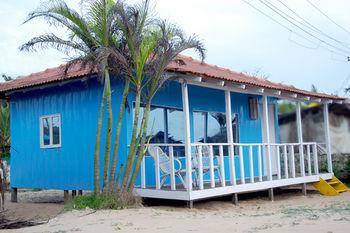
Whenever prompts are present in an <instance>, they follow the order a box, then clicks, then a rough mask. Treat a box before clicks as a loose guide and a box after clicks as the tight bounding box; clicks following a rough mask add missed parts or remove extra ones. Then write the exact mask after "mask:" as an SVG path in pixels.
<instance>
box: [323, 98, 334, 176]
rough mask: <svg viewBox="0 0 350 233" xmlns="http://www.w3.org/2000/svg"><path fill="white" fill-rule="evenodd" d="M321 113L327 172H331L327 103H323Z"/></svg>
mask: <svg viewBox="0 0 350 233" xmlns="http://www.w3.org/2000/svg"><path fill="white" fill-rule="evenodd" d="M323 115H324V131H325V139H326V150H327V164H328V172H331V173H332V172H333V165H332V148H331V138H330V133H329V115H328V103H324V107H323Z"/></svg>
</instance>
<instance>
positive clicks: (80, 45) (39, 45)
mask: <svg viewBox="0 0 350 233" xmlns="http://www.w3.org/2000/svg"><path fill="white" fill-rule="evenodd" d="M81 6H82V12H83V13H82V15H80V14H79V13H78V12H76V11H75V10H74V9H72V8H69V7H68V5H67V4H66V3H65V2H64V1H63V0H51V1H48V2H46V3H42V4H41V5H40V7H39V8H38V9H37V10H35V11H33V12H31V13H30V14H29V15H28V18H27V19H26V20H25V22H24V23H27V22H29V21H32V20H33V19H36V18H42V19H44V20H45V21H46V22H48V23H49V24H50V25H53V26H56V27H63V28H64V29H66V30H67V31H68V37H67V38H60V37H58V36H56V35H55V34H53V33H48V34H44V35H40V36H37V37H34V38H32V39H31V40H30V41H28V42H27V43H25V44H23V45H22V46H21V47H20V50H21V51H36V50H37V49H48V48H54V49H56V50H58V51H61V52H63V53H65V54H66V55H67V56H69V55H71V54H72V53H74V56H73V57H70V58H69V59H70V60H69V63H68V64H67V68H66V70H68V69H69V67H70V66H71V65H73V64H77V63H80V64H81V65H82V66H86V65H89V66H91V67H92V69H93V68H97V69H98V71H99V74H100V76H101V80H102V82H103V83H104V85H103V94H102V100H101V105H100V110H99V115H98V124H97V132H96V143H95V151H94V192H95V194H97V193H99V191H100V149H101V148H100V144H101V143H100V139H101V133H102V120H103V114H104V109H105V102H106V105H107V106H106V107H107V112H108V120H107V121H108V122H107V133H106V134H107V136H106V145H105V156H104V175H103V176H104V177H103V190H104V191H106V189H107V182H108V169H109V160H110V148H111V136H112V105H111V102H112V100H111V86H110V72H112V73H120V72H121V71H122V72H126V73H127V72H129V71H128V66H127V64H128V61H127V58H126V57H125V51H126V46H125V44H123V41H122V40H121V38H120V35H118V34H116V33H115V31H117V29H116V27H117V24H116V21H115V17H114V10H115V9H116V8H118V3H117V4H116V3H115V2H114V0H86V1H82V4H81Z"/></svg>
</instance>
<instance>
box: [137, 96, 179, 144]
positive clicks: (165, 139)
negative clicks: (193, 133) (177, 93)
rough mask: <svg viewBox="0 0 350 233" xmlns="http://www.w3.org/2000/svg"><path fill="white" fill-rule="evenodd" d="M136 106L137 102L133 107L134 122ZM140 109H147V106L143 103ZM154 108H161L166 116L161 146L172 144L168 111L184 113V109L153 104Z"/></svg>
mask: <svg viewBox="0 0 350 233" xmlns="http://www.w3.org/2000/svg"><path fill="white" fill-rule="evenodd" d="M135 104H136V102H135V101H133V105H132V118H133V120H134V118H135V112H134V110H135ZM140 107H141V108H145V107H146V104H145V103H142V102H141V104H140ZM152 108H161V109H162V110H163V115H164V142H162V143H159V144H171V143H169V142H168V136H169V124H168V110H175V111H181V112H183V109H182V108H180V107H173V106H169V105H161V104H151V109H152ZM183 144H184V143H183Z"/></svg>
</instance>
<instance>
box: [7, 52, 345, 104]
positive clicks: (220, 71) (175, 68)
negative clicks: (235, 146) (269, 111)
mask: <svg viewBox="0 0 350 233" xmlns="http://www.w3.org/2000/svg"><path fill="white" fill-rule="evenodd" d="M180 58H181V59H182V60H183V61H184V63H185V64H184V65H180V64H177V63H171V64H170V65H169V66H168V67H167V71H169V72H179V73H184V74H191V75H194V76H202V77H207V78H213V79H217V80H224V81H232V82H235V83H240V84H246V85H252V86H256V87H261V88H266V89H274V90H280V91H287V92H291V93H295V94H301V95H307V96H311V97H316V98H328V99H334V100H343V99H344V98H341V97H337V96H332V95H327V94H322V93H315V92H310V91H305V90H301V89H297V88H295V87H293V86H287V85H283V84H279V83H273V82H271V81H268V80H265V79H260V78H257V77H254V76H249V75H247V74H244V73H238V72H234V71H231V70H229V69H225V68H221V67H218V66H216V65H211V64H207V63H201V62H200V61H199V60H195V59H193V58H191V57H187V56H183V55H181V56H180ZM65 67H66V66H65V65H61V66H58V67H55V68H50V69H46V70H44V71H42V72H38V73H33V74H30V75H28V76H22V77H18V78H17V79H15V80H12V81H9V82H4V83H0V94H4V93H6V92H9V91H14V90H19V89H24V88H29V87H34V86H40V85H44V84H50V83H55V82H61V81H64V80H71V79H78V78H82V77H84V76H87V75H89V74H94V73H96V69H91V67H82V66H81V64H75V65H73V66H71V67H70V68H69V69H68V71H67V72H65Z"/></svg>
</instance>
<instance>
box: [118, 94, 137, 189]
mask: <svg viewBox="0 0 350 233" xmlns="http://www.w3.org/2000/svg"><path fill="white" fill-rule="evenodd" d="M140 106H141V90H140V89H138V90H136V102H135V114H134V122H133V128H132V137H131V142H130V149H129V153H128V159H127V162H126V166H125V170H124V175H123V181H122V189H124V188H127V187H128V182H129V176H130V171H131V169H132V165H133V163H134V159H135V154H136V150H137V147H138V145H136V144H137V143H136V142H137V132H138V130H137V125H138V122H139V115H140Z"/></svg>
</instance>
